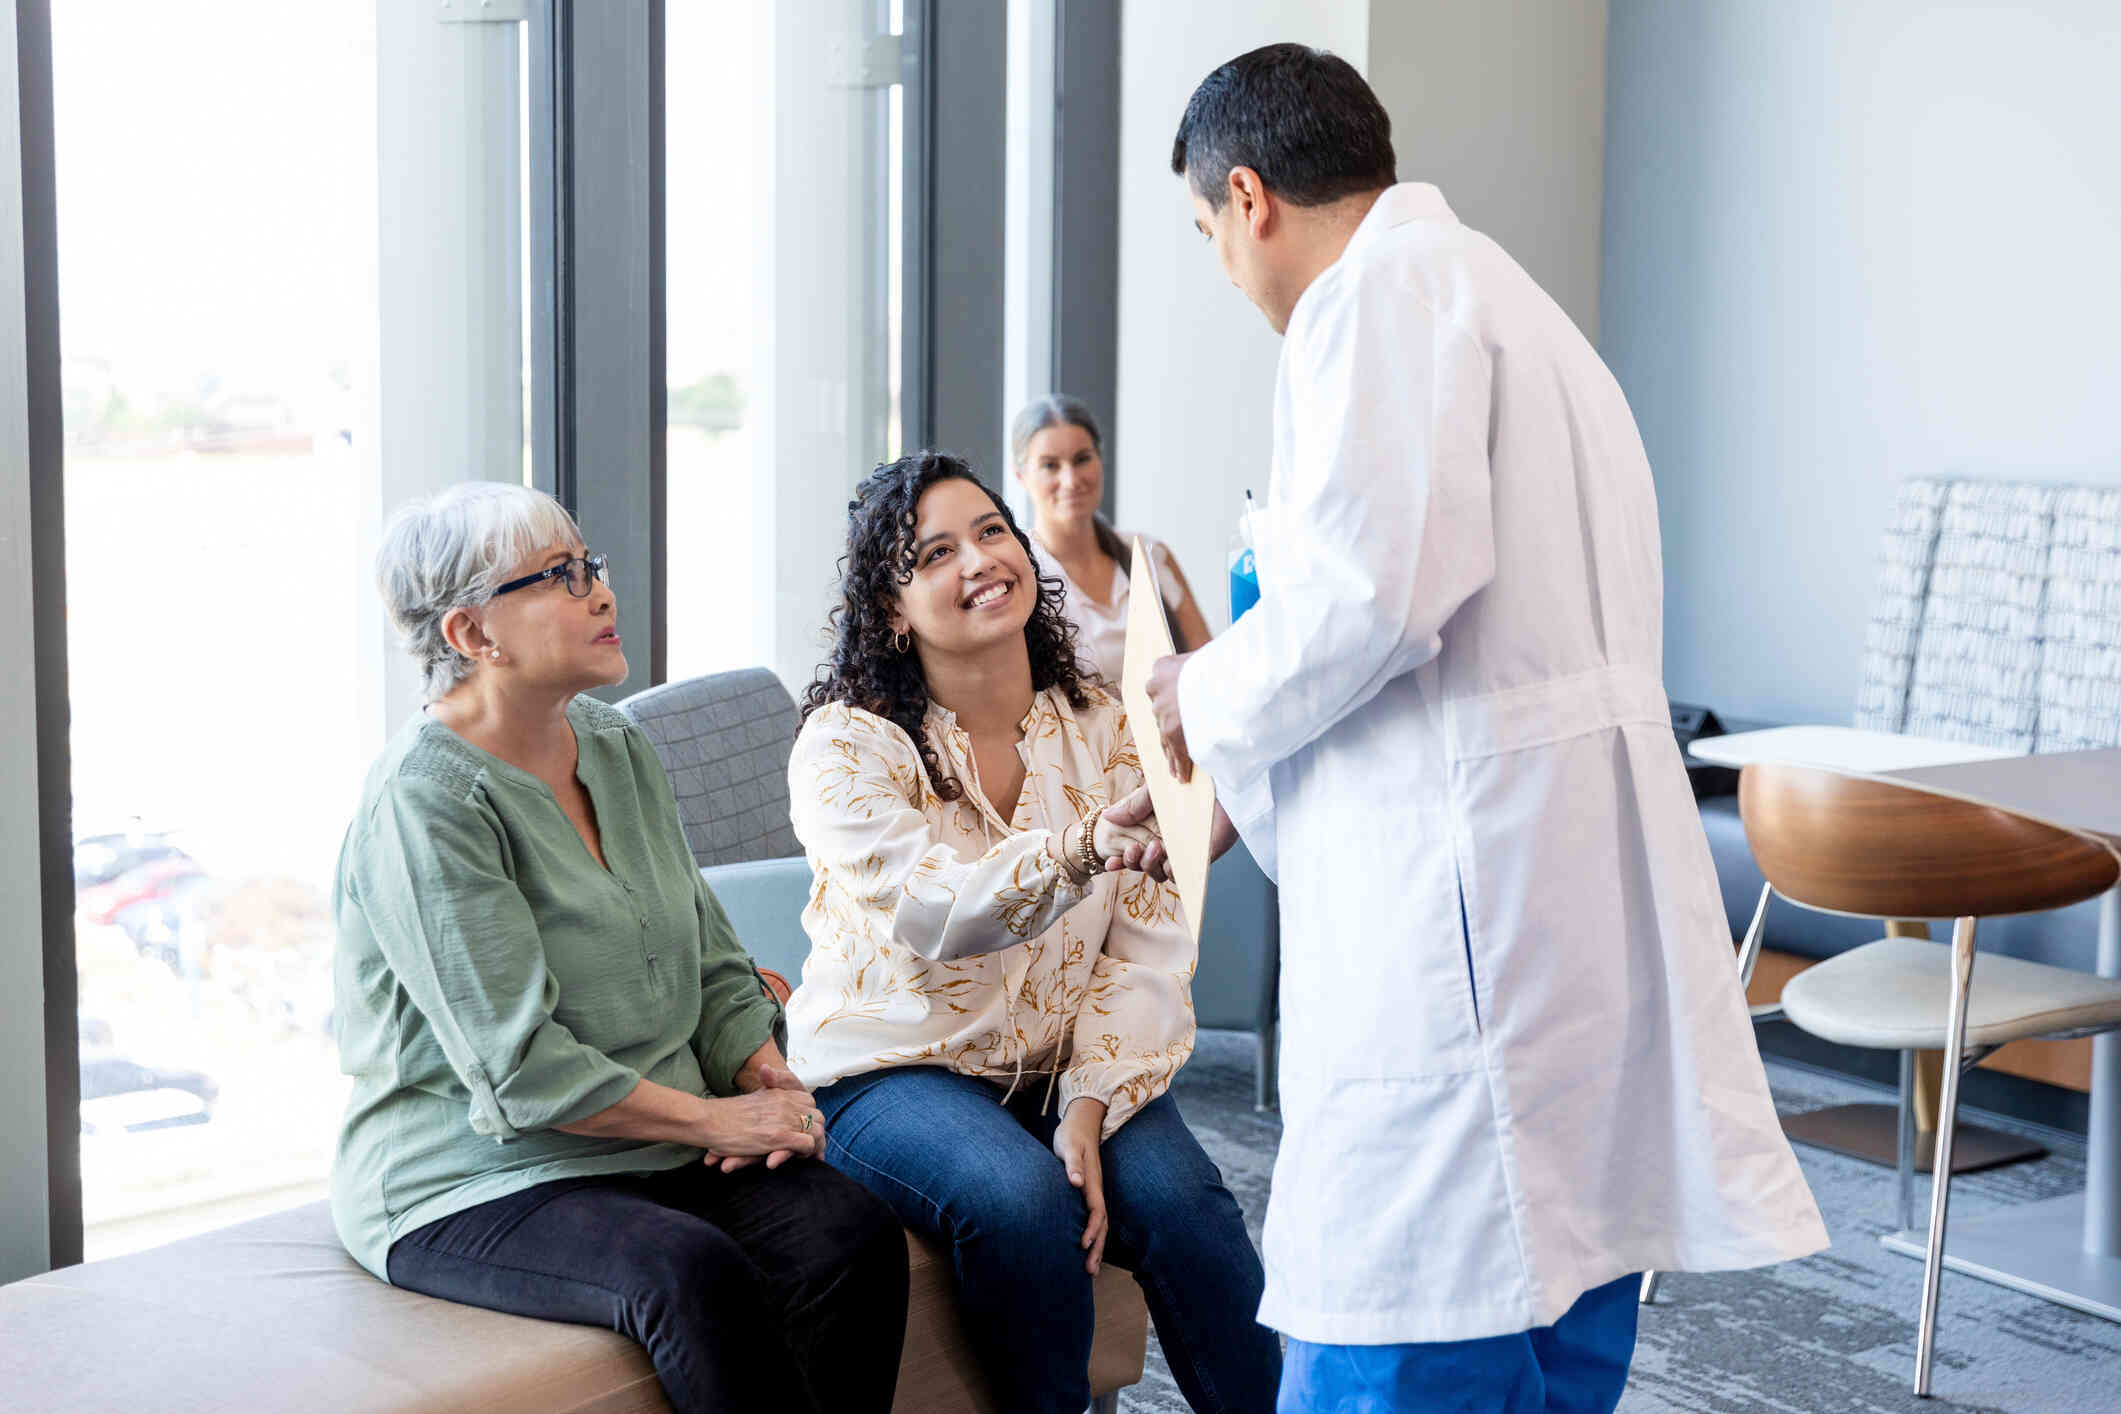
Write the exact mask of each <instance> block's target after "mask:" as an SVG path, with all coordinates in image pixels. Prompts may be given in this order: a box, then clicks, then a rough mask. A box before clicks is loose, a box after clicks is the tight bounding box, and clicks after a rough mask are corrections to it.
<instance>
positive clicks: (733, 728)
mask: <svg viewBox="0 0 2121 1414" xmlns="http://www.w3.org/2000/svg"><path fill="white" fill-rule="evenodd" d="M619 710H620V711H622V712H624V713H625V714H626V715H627V716H629V717H631V718H633V719H634V721H636V722H638V723H639V724H640V727H641V730H642V731H643V732H645V733H647V735H648V740H649V741H650V742H651V743H653V744H654V746H655V749H656V754H657V755H659V756H661V757H662V758H663V769H664V771H665V772H667V773H668V774H669V776H670V785H671V789H672V791H674V792H675V793H676V795H677V799H678V818H679V819H680V820H681V821H682V822H683V823H684V826H685V839H686V842H687V843H689V844H690V845H691V846H692V857H693V858H694V859H695V860H697V861H698V862H699V865H700V872H701V873H702V874H704V875H706V876H707V883H708V886H709V887H711V888H712V889H713V890H714V893H715V897H716V898H718V899H720V900H721V902H722V907H723V908H724V909H726V910H727V911H728V913H729V919H730V922H731V923H733V924H734V925H735V926H736V935H737V937H738V938H740V939H741V940H742V941H743V944H744V946H745V948H747V949H748V950H749V951H750V953H751V955H752V956H753V957H754V958H756V959H758V962H759V965H760V966H761V967H767V968H771V969H772V970H773V971H775V972H778V973H780V974H781V975H782V976H783V977H786V978H787V979H788V980H789V981H790V982H795V981H797V980H799V979H800V978H801V977H802V975H803V959H804V958H806V957H808V956H809V955H810V940H809V939H808V938H806V937H805V936H804V935H803V926H802V923H801V921H800V920H801V918H802V914H803V908H804V906H805V905H806V904H807V903H808V902H809V900H810V865H809V862H808V861H806V860H805V859H804V858H803V847H802V845H801V844H799V843H798V842H797V841H796V838H795V831H794V830H793V829H792V828H790V826H789V824H788V755H789V752H790V751H792V750H793V749H794V747H795V733H796V729H797V727H798V726H799V725H800V723H799V721H798V719H797V717H796V711H795V700H794V699H793V698H791V697H790V696H789V695H788V690H787V689H786V688H784V687H782V686H781V680H780V679H779V678H777V677H775V676H774V675H773V674H772V673H771V672H770V671H768V670H767V669H765V668H745V669H742V670H740V671H738V672H732V673H711V674H709V675H707V676H705V677H697V678H688V679H686V680H685V681H683V682H673V683H665V684H663V685H662V686H661V687H651V688H649V689H648V690H647V691H645V692H637V693H635V694H634V695H633V696H631V697H629V698H627V699H626V700H625V701H623V702H621V703H620V704H619Z"/></svg>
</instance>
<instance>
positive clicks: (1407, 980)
mask: <svg viewBox="0 0 2121 1414" xmlns="http://www.w3.org/2000/svg"><path fill="white" fill-rule="evenodd" d="M1351 847H1352V846H1351ZM1428 853H1430V854H1433V856H1434V857H1433V858H1432V859H1430V860H1428V861H1427V862H1426V863H1425V864H1424V866H1423V870H1424V873H1425V874H1430V875H1433V876H1434V877H1433V878H1430V877H1424V878H1420V879H1412V880H1410V879H1409V878H1408V876H1407V873H1406V870H1405V869H1404V868H1403V867H1402V868H1398V869H1385V868H1379V869H1376V870H1364V871H1362V872H1361V873H1359V874H1358V875H1356V876H1355V878H1354V879H1353V880H1352V881H1343V882H1342V885H1341V888H1340V889H1339V890H1338V893H1339V895H1340V896H1339V897H1336V898H1333V899H1331V900H1323V899H1313V898H1309V897H1307V893H1306V891H1307V889H1308V888H1309V887H1310V886H1311V881H1310V879H1309V876H1301V877H1299V876H1296V873H1295V871H1292V877H1291V878H1290V879H1288V880H1285V882H1284V884H1283V888H1282V901H1281V902H1282V912H1283V916H1284V917H1307V916H1308V917H1330V918H1338V919H1345V920H1347V931H1345V932H1342V933H1339V934H1337V935H1336V936H1337V942H1336V945H1334V946H1331V947H1327V948H1314V949H1308V950H1305V951H1304V952H1302V953H1297V952H1295V951H1294V950H1292V951H1291V952H1289V953H1285V954H1284V956H1283V959H1282V1021H1283V1028H1284V1048H1285V1050H1286V1051H1287V1052H1288V1053H1289V1054H1291V1055H1305V1056H1311V1057H1315V1058H1316V1060H1315V1061H1314V1064H1316V1065H1317V1067H1318V1068H1319V1069H1320V1070H1321V1071H1322V1072H1323V1073H1325V1074H1327V1075H1331V1076H1334V1077H1346V1078H1354V1077H1365V1076H1366V1077H1371V1078H1377V1079H1382V1078H1385V1077H1394V1076H1398V1077H1410V1076H1423V1075H1451V1074H1457V1073H1459V1072H1462V1071H1467V1070H1473V1069H1477V1068H1478V1067H1479V1066H1480V1065H1481V1064H1482V1054H1481V1047H1480V1029H1479V1025H1478V1022H1477V1021H1476V1018H1475V1007H1474V997H1473V987H1472V983H1471V979H1470V976H1469V973H1468V969H1467V958H1466V942H1465V937H1466V935H1465V930H1464V928H1463V926H1462V925H1461V924H1460V922H1459V911H1458V894H1457V889H1456V887H1455V884H1454V883H1453V878H1454V874H1455V870H1454V869H1453V866H1452V862H1451V858H1450V848H1449V846H1448V845H1447V844H1439V845H1438V846H1436V847H1434V848H1433V849H1432V850H1430V851H1428ZM1351 892H1360V893H1361V894H1362V895H1363V896H1362V897H1357V898H1351V897H1348V895H1349V894H1350V893H1351Z"/></svg>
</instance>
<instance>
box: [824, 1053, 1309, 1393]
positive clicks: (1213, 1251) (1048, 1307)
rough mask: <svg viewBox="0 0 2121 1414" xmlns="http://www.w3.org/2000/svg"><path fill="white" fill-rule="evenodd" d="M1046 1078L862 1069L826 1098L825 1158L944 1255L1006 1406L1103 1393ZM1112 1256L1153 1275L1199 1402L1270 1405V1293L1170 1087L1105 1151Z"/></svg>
mask: <svg viewBox="0 0 2121 1414" xmlns="http://www.w3.org/2000/svg"><path fill="white" fill-rule="evenodd" d="M1045 1088H1046V1087H1045V1086H1044V1085H1043V1084H1027V1085H1025V1086H1024V1087H1023V1088H1022V1089H1021V1090H1019V1091H1018V1092H1017V1094H1016V1096H1015V1097H1014V1098H1013V1099H1012V1100H1011V1101H1010V1102H1009V1103H1008V1104H1007V1105H1006V1106H1005V1105H1004V1104H1003V1103H1002V1095H1003V1089H1002V1087H1001V1086H999V1085H996V1084H993V1083H991V1082H989V1081H986V1080H979V1079H975V1078H973V1077H971V1076H965V1075H958V1074H956V1073H955V1072H952V1071H948V1070H944V1069H941V1068H940V1067H936V1066H905V1067H901V1068H898V1069H893V1070H885V1071H875V1072H871V1073H870V1074H867V1075H858V1076H853V1077H851V1078H849V1079H846V1080H843V1081H841V1082H839V1083H838V1084H837V1085H831V1086H827V1087H826V1088H825V1089H822V1090H819V1091H818V1092H817V1100H818V1106H819V1108H821V1109H822V1110H823V1111H824V1112H825V1118H826V1123H827V1125H828V1127H829V1130H830V1134H829V1138H828V1143H827V1147H826V1150H825V1155H826V1158H827V1159H828V1160H829V1161H830V1162H831V1163H833V1164H834V1165H836V1166H837V1167H838V1168H839V1169H840V1170H841V1171H843V1172H845V1173H847V1174H849V1175H851V1176H853V1177H854V1178H856V1179H859V1180H860V1181H861V1182H862V1183H863V1184H864V1185H866V1186H867V1187H868V1188H869V1189H870V1191H872V1192H874V1193H875V1194H877V1196H879V1197H881V1198H882V1199H883V1200H884V1201H885V1202H886V1203H888V1204H889V1205H890V1206H891V1208H892V1211H894V1212H895V1213H897V1215H898V1218H899V1221H900V1222H902V1223H904V1224H905V1225H906V1226H908V1227H910V1228H912V1229H913V1230H914V1231H916V1232H919V1233H921V1234H923V1235H925V1236H927V1237H929V1238H931V1239H932V1240H934V1241H935V1242H937V1243H939V1244H941V1245H942V1246H943V1247H944V1248H946V1249H947V1250H948V1251H949V1252H950V1254H951V1257H952V1260H953V1262H954V1263H955V1265H956V1269H957V1288H958V1301H959V1304H960V1306H961V1307H962V1309H963V1311H964V1317H965V1329H966V1334H967V1335H968V1336H969V1337H970V1339H971V1341H972V1346H973V1349H974V1351H975V1352H976V1353H977V1354H978V1356H979V1359H980V1364H981V1366H982V1367H983V1368H984V1369H985V1370H986V1372H987V1376H988V1378H989V1380H990V1381H991V1382H992V1384H993V1386H994V1392H995V1395H996V1397H997V1399H998V1401H999V1403H1000V1405H1001V1407H1002V1408H1003V1409H1006V1410H1008V1411H1009V1414H1039V1411H1047V1410H1051V1411H1054V1414H1081V1411H1082V1409H1083V1407H1084V1406H1085V1405H1087V1404H1088V1403H1089V1402H1090V1377H1089V1362H1090V1337H1091V1330H1092V1308H1091V1298H1090V1277H1089V1274H1088V1273H1087V1272H1085V1271H1084V1270H1083V1261H1084V1257H1085V1255H1086V1254H1085V1253H1084V1251H1083V1249H1082V1245H1081V1244H1082V1235H1083V1226H1084V1224H1085V1223H1086V1222H1087V1221H1088V1220H1089V1216H1088V1210H1087V1208H1086V1207H1085V1206H1084V1203H1083V1196H1082V1194H1081V1193H1080V1192H1078V1191H1077V1190H1076V1189H1075V1188H1074V1187H1073V1186H1071V1185H1070V1184H1069V1182H1068V1176H1067V1174H1066V1173H1065V1172H1064V1171H1063V1170H1062V1168H1061V1165H1060V1160H1058V1159H1056V1158H1055V1157H1054V1156H1053V1150H1052V1148H1051V1147H1050V1146H1051V1143H1052V1139H1053V1131H1054V1129H1055V1128H1056V1127H1057V1126H1058V1124H1059V1122H1060V1121H1059V1116H1058V1115H1055V1114H1045V1115H1042V1114H1040V1113H1039V1109H1040V1103H1041V1101H1042V1099H1043V1096H1044V1092H1045ZM1100 1159H1101V1161H1102V1166H1103V1169H1104V1188H1105V1213H1106V1217H1107V1219H1108V1222H1109V1225H1110V1234H1109V1236H1108V1237H1107V1238H1106V1241H1105V1260H1106V1261H1108V1262H1111V1263H1113V1264H1114V1265H1116V1266H1120V1267H1124V1268H1125V1269H1126V1270H1128V1271H1130V1272H1132V1273H1133V1274H1134V1278H1135V1280H1136V1281H1138V1282H1140V1283H1141V1288H1142V1294H1143V1295H1144V1297H1146V1298H1147V1301H1148V1306H1149V1314H1150V1316H1151V1318H1153V1319H1154V1320H1155V1322H1156V1334H1157V1337H1158V1339H1159V1340H1161V1341H1162V1342H1163V1348H1164V1356H1165V1358H1166V1359H1167V1360H1168V1361H1169V1362H1170V1366H1171V1374H1172V1377H1173V1378H1174V1379H1176V1380H1177V1381H1178V1387H1179V1389H1180V1390H1181V1391H1182V1392H1183V1393H1184V1394H1185V1396H1186V1400H1187V1402H1188V1403H1190V1404H1191V1405H1192V1406H1193V1408H1194V1409H1196V1410H1201V1411H1224V1410H1228V1411H1240V1410H1242V1411H1249V1412H1250V1414H1267V1411H1270V1410H1272V1409H1273V1407H1274V1390H1275V1386H1276V1384H1277V1382H1278V1381H1279V1379H1280V1377H1281V1343H1280V1340H1279V1339H1278V1338H1277V1337H1276V1336H1275V1334H1274V1333H1273V1332H1272V1331H1270V1330H1268V1329H1266V1328H1265V1327H1264V1326H1261V1325H1260V1324H1259V1323H1258V1321H1257V1320H1256V1316H1257V1314H1258V1311H1259V1299H1260V1294H1261V1292H1262V1290H1263V1289H1264V1287H1265V1285H1266V1276H1265V1273H1264V1272H1263V1271H1262V1270H1261V1268H1260V1264H1259V1254H1258V1253H1257V1252H1255V1251H1253V1249H1252V1242H1251V1239H1250V1238H1249V1237H1247V1236H1246V1234H1245V1222H1244V1215H1243V1214H1242V1213H1240V1212H1239V1211H1238V1207H1237V1200H1236V1199H1235V1198H1233V1197H1231V1196H1230V1190H1229V1189H1227V1188H1225V1187H1224V1186H1223V1181H1222V1174H1221V1173H1220V1172H1218V1171H1217V1169H1216V1167H1215V1165H1214V1163H1213V1162H1212V1161H1211V1160H1210V1159H1209V1158H1208V1156H1207V1155H1206V1154H1205V1153H1203V1152H1202V1151H1201V1147H1200V1144H1199V1142H1198V1141H1197V1140H1195V1139H1194V1137H1193V1134H1192V1132H1191V1131H1190V1130H1188V1129H1187V1128H1186V1123H1185V1121H1184V1120H1183V1119H1182V1118H1180V1116H1179V1113H1178V1105H1177V1103H1176V1102H1174V1101H1173V1100H1172V1099H1171V1097H1170V1096H1169V1095H1163V1096H1159V1097H1158V1098H1157V1099H1155V1100H1153V1101H1151V1102H1150V1103H1149V1104H1146V1105H1144V1106H1142V1108H1141V1109H1139V1110H1137V1111H1135V1113H1134V1114H1133V1116H1132V1117H1131V1118H1129V1119H1128V1121H1127V1122H1126V1124H1124V1125H1123V1126H1121V1127H1120V1130H1119V1132H1118V1133H1116V1134H1114V1135H1113V1136H1112V1137H1111V1138H1110V1139H1107V1140H1106V1141H1105V1143H1104V1145H1103V1147H1102V1149H1101V1150H1100Z"/></svg>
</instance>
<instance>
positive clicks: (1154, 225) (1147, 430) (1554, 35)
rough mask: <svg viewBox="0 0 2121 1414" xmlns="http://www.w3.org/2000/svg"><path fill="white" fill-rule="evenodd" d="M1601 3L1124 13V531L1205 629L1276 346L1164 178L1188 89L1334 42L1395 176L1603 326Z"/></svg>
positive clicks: (1261, 447) (1366, 0) (1259, 456)
mask: <svg viewBox="0 0 2121 1414" xmlns="http://www.w3.org/2000/svg"><path fill="white" fill-rule="evenodd" d="M1605 31H1606V0H1566V3H1556V0H1482V3H1480V4H1478V5H1473V4H1466V3H1463V0H1362V2H1358V0H1331V3H1313V4H1303V3H1288V2H1287V0H1237V3H1228V4H1214V3H1202V0H1186V3H1149V0H1135V3H1132V4H1129V5H1128V6H1127V7H1126V11H1125V21H1124V31H1123V34H1122V40H1121V51H1120V64H1121V113H1120V164H1121V167H1120V282H1119V300H1120V308H1119V407H1118V409H1117V410H1116V416H1115V418H1114V424H1115V425H1114V429H1113V445H1112V448H1111V452H1112V465H1113V471H1114V474H1115V475H1116V477H1117V478H1118V483H1119V519H1120V522H1121V524H1122V527H1123V528H1125V529H1129V530H1143V531H1149V532H1152V533H1154V534H1158V535H1161V536H1164V537H1165V538H1166V539H1168V540H1169V541H1170V542H1171V545H1172V548H1173V549H1174V550H1175V551H1176V552H1177V554H1178V557H1179V561H1180V563H1181V564H1183V565H1184V566H1185V568H1186V573H1187V577H1188V578H1190V579H1191V580H1192V581H1193V586H1194V589H1195V592H1196V593H1197V594H1198V595H1199V596H1200V599H1201V602H1202V607H1203V608H1204V609H1205V610H1206V611H1207V615H1208V621H1209V623H1210V624H1211V625H1212V626H1215V627H1220V626H1221V625H1222V624H1223V623H1225V622H1226V621H1227V620H1228V617H1229V593H1228V588H1227V581H1226V580H1225V578H1224V573H1223V559H1224V554H1225V550H1226V546H1227V544H1228V539H1229V534H1230V529H1231V527H1232V525H1233V523H1234V519H1235V516H1236V513H1237V510H1238V507H1239V505H1240V502H1241V498H1242V496H1243V493H1244V491H1245V489H1246V488H1247V487H1250V488H1251V489H1252V490H1253V491H1254V492H1256V493H1257V494H1259V495H1261V496H1264V495H1265V493H1266V484H1267V472H1268V465H1267V463H1268V457H1269V436H1270V430H1271V416H1272V407H1271V405H1272V395H1273V389H1274V365H1275V359H1276V357H1277V356H1278V354H1279V351H1280V347H1281V343H1280V340H1279V339H1278V338H1277V337H1276V336H1275V334H1274V333H1273V331H1272V330H1270V329H1269V328H1268V327H1267V323H1266V321H1265V319H1263V318H1262V317H1261V316H1260V314H1259V313H1258V311H1256V310H1255V309H1253V308H1252V306H1251V305H1250V304H1249V303H1247V302H1246V301H1245V298H1244V296H1242V295H1240V294H1239V293H1237V291H1236V290H1235V289H1233V288H1231V286H1230V285H1229V284H1228V283H1227V281H1225V280H1224V278H1223V275H1222V272H1221V270H1220V269H1219V268H1218V267H1217V265H1216V262H1215V257H1214V254H1213V252H1212V251H1210V250H1209V249H1208V248H1207V246H1206V245H1205V244H1204V243H1203V242H1202V241H1201V239H1200V237H1199V236H1198V235H1197V234H1196V233H1195V232H1194V230H1193V228H1192V224H1191V222H1192V212H1191V207H1190V205H1189V203H1188V201H1187V198H1186V193H1185V189H1184V184H1183V183H1182V182H1181V181H1180V180H1179V179H1178V178H1176V177H1174V176H1172V175H1171V172H1170V154H1171V138H1172V134H1173V133H1174V132H1175V131H1176V129H1177V127H1178V120H1179V116H1180V114H1182V113H1183V112H1184V111H1185V103H1186V99H1187V97H1188V96H1190V95H1191V93H1192V91H1193V88H1194V85H1196V84H1197V83H1199V82H1200V80H1201V79H1202V78H1204V77H1206V76H1207V74H1208V72H1209V71H1210V70H1211V69H1213V68H1214V67H1215V66H1216V65H1217V64H1220V63H1222V62H1223V61H1224V60H1226V59H1230V58H1234V57H1235V56H1236V55H1238V54H1241V53H1243V52H1244V51H1245V50H1247V49H1250V48H1253V47H1255V46H1257V45H1261V44H1268V43H1273V42H1276V41H1281V40H1294V41H1298V42H1301V43H1306V44H1312V45H1317V46H1319V47H1322V48H1326V49H1331V50H1333V51H1334V52H1335V53H1338V54H1340V55H1341V56H1342V57H1343V58H1345V59H1347V60H1348V61H1349V62H1350V63H1352V64H1354V65H1355V67H1356V68H1358V69H1360V70H1362V72H1363V73H1364V75H1365V76H1366V77H1367V78H1368V79H1369V80H1370V84H1371V87H1372V88H1374V89H1375V90H1376V91H1377V96H1378V98H1379V100H1380V101H1382V102H1383V103H1384V105H1385V110H1386V112H1387V113H1389V114H1390V115H1391V118H1392V130H1393V131H1392V140H1393V147H1394V150H1395V152H1396V154H1397V156H1398V159H1399V175H1400V176H1401V177H1402V178H1404V179H1406V180H1410V181H1415V180H1418V181H1428V182H1434V183H1436V184H1437V185H1438V186H1439V187H1441V188H1442V190H1443V193H1444V196H1445V198H1446V199H1447V200H1448V201H1450V203H1451V205H1452V207H1453V209H1454V210H1456V211H1457V213H1458V215H1459V216H1460V217H1461V218H1462V219H1463V220H1464V221H1465V222H1466V223H1467V224H1468V225H1470V226H1473V227H1475V228H1476V229H1479V230H1482V231H1485V232H1487V233H1488V234H1489V235H1491V236H1493V237H1494V238H1495V239H1496V240H1498V241H1500V242H1501V243H1502V245H1503V247H1504V248H1505V249H1507V250H1508V251H1509V252H1510V253H1511V254H1512V255H1514V256H1516V258H1517V259H1518V261H1519V262H1520V263H1521V264H1523V265H1524V267H1525V268H1526V269H1527V270H1528V271H1530V272H1531V274H1532V277H1533V278H1534V279H1536V280H1538V281H1539V282H1540V284H1541V285H1543V286H1544V287H1545V288H1546V289H1547V290H1548V292H1549V293H1551V294H1552V295H1553V296H1554V297H1555V298H1556V299H1557V300H1558V301H1559V302H1560V303H1561V306H1562V307H1563V308H1564V309H1566V310H1568V312H1569V313H1570V315H1571V316H1573V317H1574V318H1575V320H1576V321H1577V323H1578V324H1579V325H1580V326H1581V327H1582V328H1583V329H1584V330H1585V331H1586V332H1587V333H1588V334H1590V335H1591V336H1593V337H1595V336H1596V334H1597V329H1598V292H1599V274H1600V250H1599V233H1600V220H1599V217H1600V209H1601V203H1602V200H1603V183H1602V163H1603V157H1604V117H1605V67H1606V63H1605Z"/></svg>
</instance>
